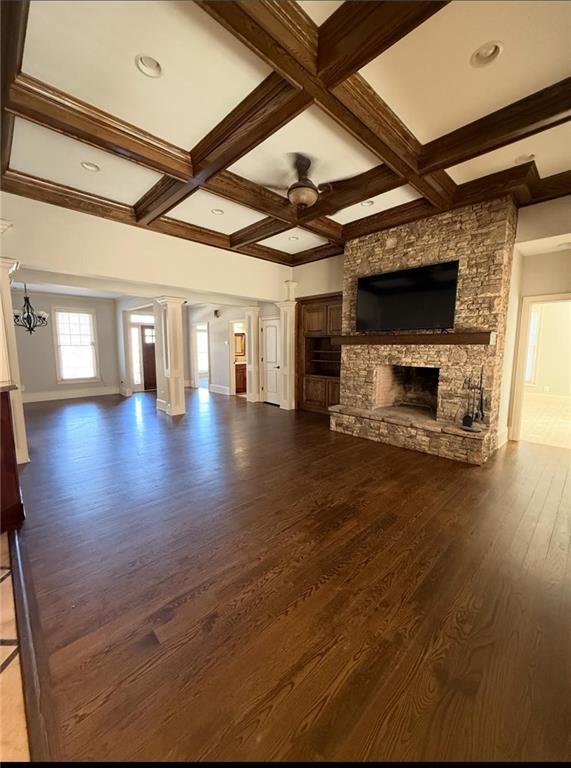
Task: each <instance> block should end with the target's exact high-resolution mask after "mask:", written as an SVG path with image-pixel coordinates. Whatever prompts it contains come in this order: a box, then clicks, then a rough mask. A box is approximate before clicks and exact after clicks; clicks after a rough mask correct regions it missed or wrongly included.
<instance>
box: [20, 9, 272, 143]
mask: <svg viewBox="0 0 571 768" xmlns="http://www.w3.org/2000/svg"><path fill="white" fill-rule="evenodd" d="M139 53H143V54H146V55H149V56H152V57H154V58H155V59H157V60H158V61H159V62H160V64H161V66H162V68H163V75H162V77H160V78H157V79H153V78H149V77H145V76H144V75H142V74H141V73H140V72H139V71H138V70H137V68H136V67H135V63H134V60H135V56H136V55H137V54H139ZM22 70H23V72H25V73H26V74H28V75H33V76H34V77H36V78H38V79H39V80H42V81H44V82H47V83H49V84H50V85H53V86H55V87H56V88H59V89H60V90H62V91H65V92H66V93H70V94H71V95H73V96H76V97H77V98H79V99H82V100H83V101H86V102H88V103H89V104H92V105H94V106H96V107H98V108H99V109H103V110H104V111H106V112H109V113H110V114H112V115H114V116H116V117H119V118H121V119H123V120H126V121H127V122H129V123H132V124H133V125H136V126H138V127H139V128H143V129H144V130H146V131H149V132H150V133H152V134H154V135H156V136H159V137H160V138H162V139H165V140H166V141H170V142H172V143H173V144H176V145H178V146H180V147H183V148H186V149H190V148H191V147H192V146H193V145H194V144H196V143H197V142H198V141H199V140H200V139H201V138H203V136H204V135H205V134H206V133H207V132H208V131H209V130H210V129H211V128H213V127H214V126H215V125H216V124H217V123H218V122H220V120H221V119H222V118H223V117H224V116H225V115H227V114H228V112H230V110H231V109H233V108H234V107H235V106H236V105H237V104H238V103H239V102H240V101H241V100H242V99H243V98H245V96H247V95H248V93H250V91H252V90H253V89H254V88H255V87H256V86H257V85H258V84H259V83H260V82H261V81H262V80H264V78H265V77H267V75H269V74H270V71H271V70H270V69H269V67H268V66H267V65H266V64H264V63H263V62H262V61H261V60H260V59H258V58H257V57H256V56H255V55H254V54H253V53H251V52H250V51H249V49H248V48H246V46H244V45H242V43H240V42H239V41H237V40H236V39H235V38H234V37H233V36H232V35H230V34H229V33H228V32H226V30H225V29H223V27H222V26H220V25H219V24H217V23H216V22H215V21H213V20H212V19H211V18H210V17H209V16H207V14H206V13H204V11H201V10H200V8H199V7H198V6H197V5H196V4H195V3H192V2H172V1H171V0H152V1H151V0H147V1H145V2H141V1H140V0H133V1H131V2H113V1H112V0H111V1H109V0H96V1H95V2H94V1H93V0H82V2H61V1H59V2H53V1H52V0H42V1H41V2H40V0H34V1H33V2H32V3H31V7H30V15H29V20H28V29H27V33H26V44H25V48H24V61H23V66H22ZM230 73H231V74H230Z"/></svg>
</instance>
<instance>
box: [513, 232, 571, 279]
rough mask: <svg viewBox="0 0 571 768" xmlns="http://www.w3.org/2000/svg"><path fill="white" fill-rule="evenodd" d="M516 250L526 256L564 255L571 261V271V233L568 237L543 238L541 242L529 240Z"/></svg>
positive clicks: (519, 244) (570, 262)
mask: <svg viewBox="0 0 571 768" xmlns="http://www.w3.org/2000/svg"><path fill="white" fill-rule="evenodd" d="M570 226H571V222H570ZM516 248H517V250H518V251H519V252H520V253H523V254H524V255H525V256H538V255H540V254H543V253H564V254H565V255H566V256H567V258H568V259H569V269H570V270H571V232H570V233H569V234H567V235H555V236H554V237H543V238H541V239H540V240H529V241H528V242H526V243H517V244H516Z"/></svg>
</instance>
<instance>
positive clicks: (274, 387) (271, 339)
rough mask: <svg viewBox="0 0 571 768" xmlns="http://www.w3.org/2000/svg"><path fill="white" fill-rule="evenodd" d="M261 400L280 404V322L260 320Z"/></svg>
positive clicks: (267, 318) (270, 318)
mask: <svg viewBox="0 0 571 768" xmlns="http://www.w3.org/2000/svg"><path fill="white" fill-rule="evenodd" d="M262 386H263V391H262V400H264V402H266V403H274V404H275V405H279V404H280V321H279V318H272V317H265V318H262Z"/></svg>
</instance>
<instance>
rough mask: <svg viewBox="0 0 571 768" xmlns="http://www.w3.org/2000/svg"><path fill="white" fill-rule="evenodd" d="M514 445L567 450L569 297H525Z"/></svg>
mask: <svg viewBox="0 0 571 768" xmlns="http://www.w3.org/2000/svg"><path fill="white" fill-rule="evenodd" d="M515 405H516V408H515V412H514V439H516V440H526V441H528V442H532V443H541V444H543V445H552V446H556V447H560V448H569V449H571V296H569V295H558V296H543V297H542V296H538V297H526V298H525V299H524V300H523V308H522V334H521V343H520V348H519V354H518V379H517V390H516V398H515Z"/></svg>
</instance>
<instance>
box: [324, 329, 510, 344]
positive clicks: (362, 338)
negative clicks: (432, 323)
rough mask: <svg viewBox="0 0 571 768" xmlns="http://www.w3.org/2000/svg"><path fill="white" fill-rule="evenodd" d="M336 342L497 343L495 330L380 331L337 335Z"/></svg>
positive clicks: (334, 339)
mask: <svg viewBox="0 0 571 768" xmlns="http://www.w3.org/2000/svg"><path fill="white" fill-rule="evenodd" d="M332 341H333V343H334V344H346V345H347V344H349V345H356V344H357V345H360V346H372V345H378V344H383V345H387V344H388V345H395V344H407V345H408V344H424V345H431V346H442V345H445V346H446V345H449V344H481V345H486V346H488V345H490V344H494V343H495V333H493V331H453V332H450V333H442V332H440V333H438V332H435V333H394V334H393V333H379V334H366V335H359V334H355V335H352V336H335V337H333V338H332Z"/></svg>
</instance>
